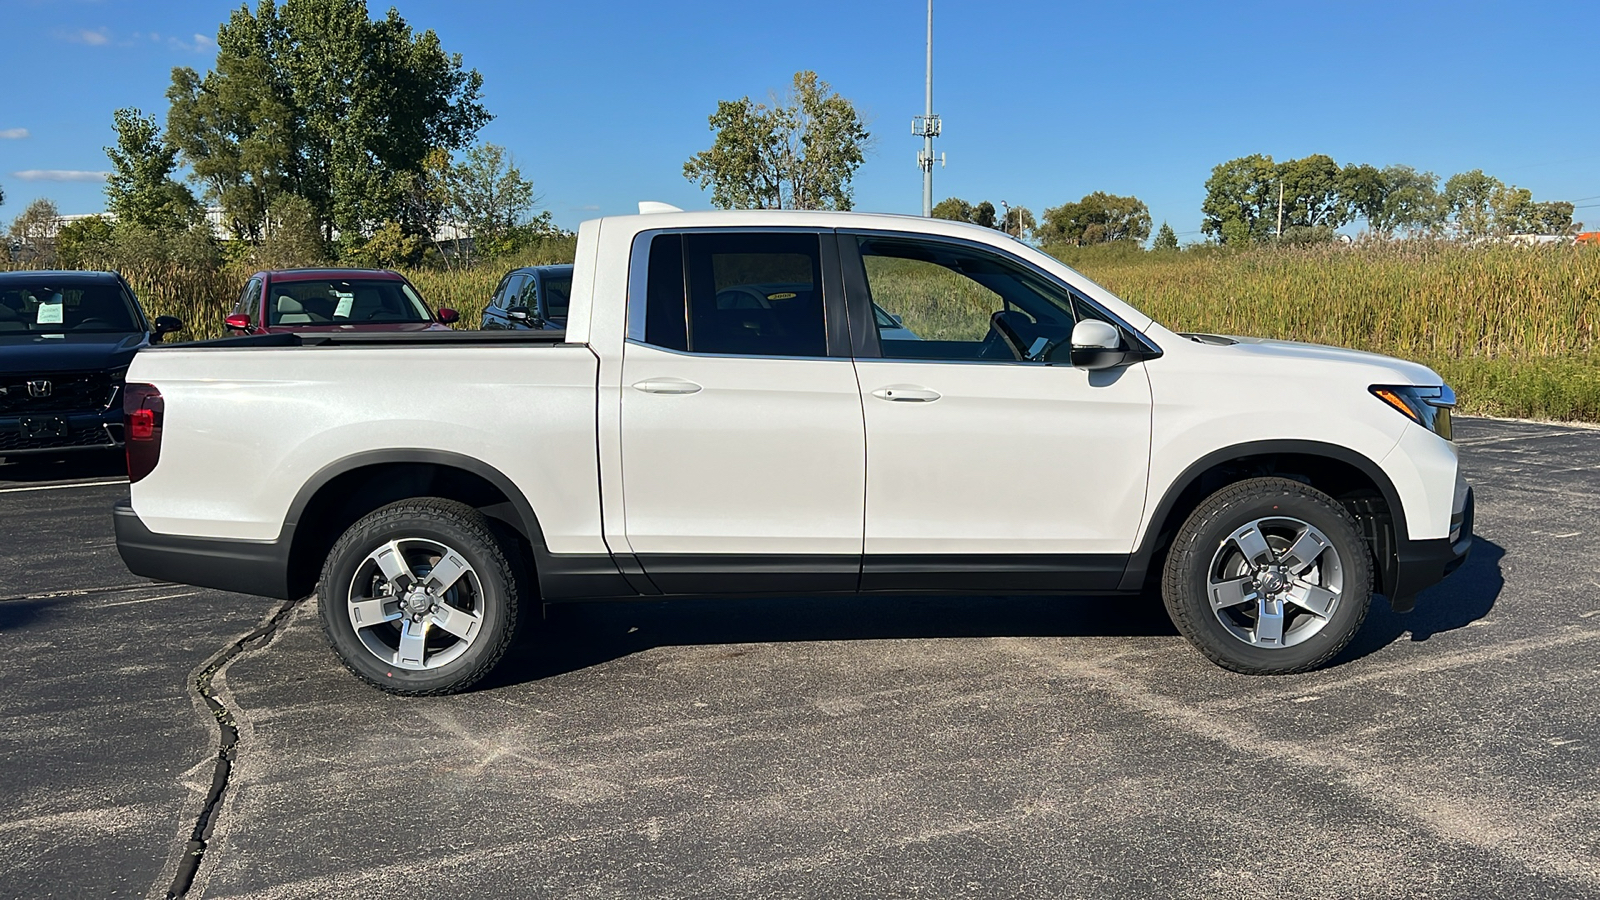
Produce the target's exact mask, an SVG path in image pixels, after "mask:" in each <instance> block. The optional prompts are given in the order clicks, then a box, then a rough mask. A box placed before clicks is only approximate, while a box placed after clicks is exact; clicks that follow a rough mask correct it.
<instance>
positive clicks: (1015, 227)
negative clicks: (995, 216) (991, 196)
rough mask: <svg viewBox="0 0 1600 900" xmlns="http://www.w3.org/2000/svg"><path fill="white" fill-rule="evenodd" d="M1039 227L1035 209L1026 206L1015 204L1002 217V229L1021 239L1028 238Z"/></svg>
mask: <svg viewBox="0 0 1600 900" xmlns="http://www.w3.org/2000/svg"><path fill="white" fill-rule="evenodd" d="M1038 227H1039V223H1038V222H1037V221H1036V220H1035V219H1034V218H1033V210H1031V209H1029V208H1027V207H1026V206H1013V207H1011V208H1010V209H1008V210H1006V212H1005V215H1003V216H1001V217H1000V224H999V228H1000V230H1001V231H1004V232H1005V233H1006V234H1009V235H1011V236H1012V237H1014V238H1016V239H1017V240H1019V241H1021V240H1027V238H1028V236H1029V235H1031V234H1033V232H1034V231H1035V230H1036V229H1037V228H1038Z"/></svg>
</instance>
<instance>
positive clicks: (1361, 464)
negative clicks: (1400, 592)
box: [1120, 439, 1407, 591]
mask: <svg viewBox="0 0 1600 900" xmlns="http://www.w3.org/2000/svg"><path fill="white" fill-rule="evenodd" d="M1283 455H1293V456H1311V457H1323V458H1325V459H1328V460H1331V461H1333V462H1338V463H1343V464H1345V465H1348V466H1350V467H1351V468H1354V469H1356V470H1357V471H1359V472H1360V473H1361V474H1363V475H1365V476H1367V478H1369V479H1371V481H1372V483H1373V484H1374V485H1375V486H1376V487H1377V489H1378V493H1379V494H1381V495H1382V496H1383V499H1384V502H1385V503H1386V504H1387V505H1388V507H1389V512H1390V516H1391V517H1392V520H1393V523H1394V530H1395V539H1396V541H1397V542H1398V543H1399V544H1402V545H1403V544H1405V543H1406V541H1407V531H1406V521H1405V507H1404V506H1403V505H1402V504H1401V500H1400V492H1399V491H1398V490H1396V488H1395V486H1394V481H1393V479H1391V478H1390V477H1389V475H1388V473H1386V472H1384V470H1383V467H1382V466H1380V465H1378V463H1377V461H1375V460H1373V459H1372V458H1371V457H1369V456H1367V455H1365V454H1363V453H1360V452H1358V451H1356V450H1352V449H1350V448H1349V447H1343V446H1340V445H1338V444H1329V443H1325V442H1323V441H1308V440H1289V439H1285V440H1265V441H1246V442H1244V443H1239V444H1230V445H1228V446H1226V447H1220V448H1218V449H1216V450H1213V451H1211V452H1210V453H1207V454H1206V455H1204V456H1202V457H1200V458H1199V459H1197V460H1195V461H1194V462H1192V463H1190V464H1189V465H1188V467H1186V468H1185V469H1184V470H1183V472H1182V473H1181V474H1179V475H1178V477H1177V478H1175V479H1173V480H1172V482H1171V483H1170V484H1168V485H1167V488H1166V490H1165V491H1164V492H1163V493H1162V495H1161V500H1160V502H1158V503H1157V504H1156V506H1155V510H1154V512H1152V513H1151V515H1150V519H1149V521H1148V522H1147V523H1146V524H1145V527H1144V531H1143V533H1142V534H1141V535H1140V538H1139V545H1138V547H1137V548H1135V550H1134V552H1133V555H1132V556H1131V557H1129V559H1128V568H1127V570H1126V571H1125V572H1124V573H1123V576H1122V583H1121V585H1120V588H1121V589H1122V590H1129V591H1136V590H1139V589H1140V587H1141V586H1142V585H1143V584H1144V580H1145V576H1146V575H1147V574H1148V572H1149V568H1150V564H1151V562H1152V561H1153V560H1154V557H1155V554H1156V544H1157V542H1158V541H1159V540H1160V538H1161V535H1162V533H1163V532H1165V531H1167V530H1169V529H1168V527H1167V526H1168V525H1169V524H1171V523H1170V522H1169V519H1170V518H1171V516H1172V513H1173V509H1174V508H1175V507H1176V506H1177V504H1178V501H1179V499H1180V498H1182V497H1183V495H1184V494H1185V493H1186V492H1187V491H1188V490H1189V489H1190V488H1191V487H1193V486H1194V485H1195V484H1196V483H1197V482H1198V481H1199V479H1200V478H1201V476H1203V475H1204V474H1205V473H1207V472H1209V471H1211V470H1212V469H1214V468H1216V467H1217V466H1219V465H1222V464H1224V463H1228V462H1232V461H1235V460H1244V459H1250V458H1253V457H1261V456H1283ZM1380 562H1381V561H1380ZM1380 568H1382V567H1381V566H1380Z"/></svg>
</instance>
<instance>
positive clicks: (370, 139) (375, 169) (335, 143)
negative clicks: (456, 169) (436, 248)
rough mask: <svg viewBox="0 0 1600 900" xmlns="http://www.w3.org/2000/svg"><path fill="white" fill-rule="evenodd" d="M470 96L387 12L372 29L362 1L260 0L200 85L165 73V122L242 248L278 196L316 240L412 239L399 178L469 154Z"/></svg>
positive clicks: (482, 113) (228, 31) (473, 90)
mask: <svg viewBox="0 0 1600 900" xmlns="http://www.w3.org/2000/svg"><path fill="white" fill-rule="evenodd" d="M482 86H483V79H482V77H481V76H480V75H479V74H478V73H477V71H476V70H468V71H464V70H463V69H462V66H461V56H460V54H450V53H446V52H445V51H444V49H443V48H442V47H441V45H440V42H439V38H438V36H437V35H436V34H434V32H433V31H431V30H430V31H424V32H421V33H417V32H414V31H413V30H412V28H411V26H410V25H409V24H407V22H406V21H405V19H403V18H401V16H400V14H399V13H398V12H397V11H395V10H393V9H390V10H389V12H388V14H387V15H386V16H385V17H384V18H382V19H378V20H373V19H372V18H371V17H370V16H369V15H368V11H367V6H366V3H365V2H364V0H285V2H284V3H283V4H282V5H281V6H280V5H276V4H274V3H273V2H272V0H258V2H257V4H256V7H255V9H254V11H252V10H251V9H250V8H249V6H248V5H246V6H244V7H241V8H240V9H238V10H235V11H234V13H233V15H232V16H231V17H230V18H229V20H228V21H227V22H225V23H223V24H222V26H221V27H220V28H219V29H218V32H217V60H216V65H215V67H214V68H213V69H212V70H211V71H209V72H207V73H206V75H205V76H203V77H202V76H200V75H198V74H197V73H196V72H195V71H194V70H192V69H187V68H179V69H174V70H173V73H172V85H171V87H170V89H169V90H168V92H167V96H168V99H169V100H170V101H171V104H172V108H171V111H170V112H169V115H168V123H169V127H170V129H171V131H172V136H173V141H174V142H175V143H176V144H177V146H178V147H179V148H180V149H181V151H182V153H183V159H184V162H186V163H187V164H188V165H189V166H190V168H191V170H192V171H193V172H194V175H195V178H196V179H198V180H199V181H200V182H201V183H203V184H205V185H206V193H207V196H208V197H212V198H214V199H216V200H217V201H218V202H219V203H221V204H222V205H223V207H224V208H225V209H226V210H227V213H228V216H229V219H230V223H231V227H232V228H233V230H234V232H235V234H237V235H239V236H241V237H245V238H249V239H252V240H254V239H259V237H260V235H261V234H262V231H263V229H264V227H265V214H266V210H267V209H268V207H269V206H270V205H271V203H272V201H273V199H274V198H275V197H276V196H278V195H279V194H283V193H290V194H296V195H298V196H300V197H303V198H304V199H305V200H306V201H307V202H308V203H310V204H311V208H312V210H313V214H314V216H315V217H316V220H317V223H318V226H319V228H321V230H322V231H323V234H324V237H325V238H326V237H331V236H332V233H333V231H334V230H336V229H337V230H339V231H341V232H343V233H345V234H348V235H364V234H366V233H368V232H370V231H372V230H373V229H376V228H378V227H381V226H383V225H385V224H386V223H390V222H398V223H400V225H401V227H402V229H403V230H405V231H406V232H407V233H408V234H411V233H417V232H420V231H421V230H423V228H422V224H421V223H417V222H415V221H412V220H411V219H410V215H411V212H412V207H411V206H410V205H409V204H408V203H407V202H406V201H407V194H408V192H409V191H410V190H411V188H412V186H413V183H412V178H411V177H410V176H412V175H414V174H416V173H419V172H421V171H422V170H423V169H424V167H425V164H426V160H427V158H428V155H429V154H430V153H432V152H433V151H435V150H436V149H439V148H443V149H445V150H446V151H450V150H457V149H460V148H462V147H465V146H467V145H468V144H470V143H471V142H472V139H473V136H474V135H475V134H476V133H477V131H478V129H480V128H481V127H482V126H483V124H484V123H485V122H487V121H488V120H489V118H490V116H489V113H488V112H487V111H486V110H485V109H484V107H483V105H482V104H481V103H480V102H479V92H480V91H481V89H482Z"/></svg>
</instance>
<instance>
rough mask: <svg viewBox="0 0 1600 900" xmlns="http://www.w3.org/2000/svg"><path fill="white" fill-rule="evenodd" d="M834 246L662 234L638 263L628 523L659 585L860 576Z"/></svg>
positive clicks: (795, 582)
mask: <svg viewBox="0 0 1600 900" xmlns="http://www.w3.org/2000/svg"><path fill="white" fill-rule="evenodd" d="M832 241H833V235H832V234H831V233H830V234H825V235H819V234H817V233H815V232H794V231H789V232H775V233H747V232H700V233H688V234H672V233H663V234H659V235H656V236H655V237H654V238H653V239H652V240H651V242H650V247H649V252H648V259H647V260H635V261H634V263H633V264H634V265H635V266H638V265H641V264H647V265H648V277H647V286H644V287H643V289H642V290H639V291H631V292H630V294H631V296H630V297H629V303H630V309H629V321H630V323H632V324H631V325H630V331H629V339H628V341H627V343H626V344H625V345H624V349H623V357H622V386H621V394H622V398H621V403H622V409H621V426H622V482H623V487H622V492H623V512H624V519H625V523H624V530H625V533H626V535H627V539H628V544H629V545H630V547H631V548H632V550H633V552H634V553H635V554H636V555H637V557H638V559H639V561H640V563H641V565H642V566H643V567H644V570H645V572H646V573H647V574H648V575H649V576H650V578H651V580H652V581H654V582H655V584H656V586H657V587H659V588H660V589H661V590H662V591H664V592H666V593H680V592H682V593H704V592H727V593H758V592H807V591H833V590H846V591H848V590H854V589H855V587H856V583H857V579H858V576H859V572H860V563H861V535H862V504H863V499H862V498H863V493H864V482H865V465H866V464H865V454H866V449H865V448H866V438H865V433H864V428H863V424H862V414H861V399H860V394H859V392H858V390H857V386H856V377H855V370H854V367H853V365H852V363H851V361H850V358H849V356H848V348H847V347H844V346H836V345H837V344H839V343H840V342H839V341H838V340H837V339H831V338H830V328H829V325H830V317H829V309H830V305H833V306H839V307H840V312H839V313H838V314H837V317H836V318H835V321H834V322H833V324H834V325H835V326H842V317H843V312H842V304H841V303H839V298H838V297H837V296H836V295H837V294H838V290H837V288H836V287H833V286H832V285H833V284H834V283H835V276H836V271H837V267H836V265H835V264H834V259H833V255H832V253H831V252H829V253H826V254H825V253H824V250H825V249H826V250H828V251H831V250H832ZM825 263H826V264H825ZM825 273H827V274H825ZM633 281H634V282H635V283H640V280H639V279H634V280H633ZM640 293H642V294H643V296H639V295H638V294H640ZM639 303H644V304H645V309H644V310H643V311H642V312H641V311H640V310H639V309H637V308H636V307H635V306H634V305H635V304H639ZM833 331H834V332H835V333H843V329H842V327H835V328H834V329H833Z"/></svg>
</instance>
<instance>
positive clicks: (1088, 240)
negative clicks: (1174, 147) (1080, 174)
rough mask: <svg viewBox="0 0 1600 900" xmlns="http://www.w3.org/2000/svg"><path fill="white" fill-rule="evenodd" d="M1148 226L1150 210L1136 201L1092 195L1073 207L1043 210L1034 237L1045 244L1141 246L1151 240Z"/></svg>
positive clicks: (1103, 194) (1105, 194) (1063, 205)
mask: <svg viewBox="0 0 1600 900" xmlns="http://www.w3.org/2000/svg"><path fill="white" fill-rule="evenodd" d="M1150 225H1151V222H1150V208H1149V207H1148V206H1145V204H1144V201H1142V200H1140V199H1139V198H1138V197H1119V196H1117V195H1116V194H1107V193H1105V192H1104V191H1095V192H1094V193H1092V194H1087V195H1085V196H1084V198H1083V199H1082V200H1079V201H1077V202H1076V203H1063V204H1062V205H1060V206H1052V207H1050V208H1049V209H1046V210H1045V211H1044V223H1043V224H1042V225H1040V226H1039V229H1038V232H1037V233H1038V235H1039V239H1040V240H1041V241H1042V242H1043V243H1045V244H1071V245H1075V246H1082V245H1085V244H1106V243H1111V242H1113V241H1138V242H1142V241H1144V240H1145V239H1146V238H1148V237H1150Z"/></svg>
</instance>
